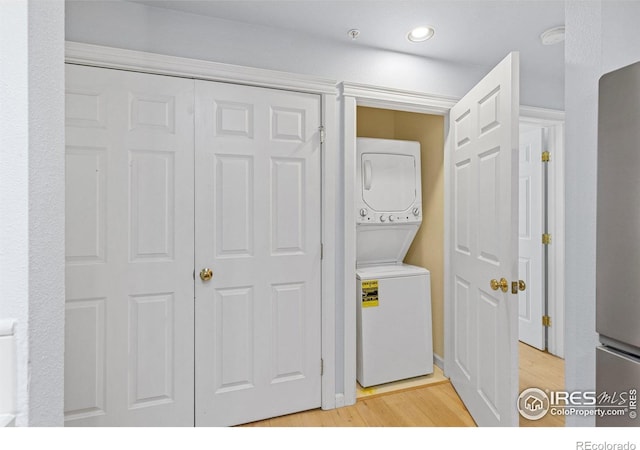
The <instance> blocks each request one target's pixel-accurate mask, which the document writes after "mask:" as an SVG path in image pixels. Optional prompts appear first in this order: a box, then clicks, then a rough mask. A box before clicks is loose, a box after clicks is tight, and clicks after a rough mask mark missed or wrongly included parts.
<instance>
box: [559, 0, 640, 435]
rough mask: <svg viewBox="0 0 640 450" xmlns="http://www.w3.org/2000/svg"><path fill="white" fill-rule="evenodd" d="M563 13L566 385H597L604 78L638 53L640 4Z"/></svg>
mask: <svg viewBox="0 0 640 450" xmlns="http://www.w3.org/2000/svg"><path fill="white" fill-rule="evenodd" d="M565 19H566V33H567V37H566V43H565V44H566V45H565V61H566V71H565V83H566V86H565V112H566V173H565V176H566V179H565V182H566V191H565V192H566V199H565V204H566V230H565V232H566V267H565V275H566V280H565V289H566V296H565V302H566V303H565V304H566V306H565V308H566V310H565V317H566V331H565V336H566V342H565V358H566V369H565V370H566V387H567V390H569V391H573V390H594V389H595V346H596V345H597V335H596V333H595V269H596V264H595V257H596V246H595V242H596V241H595V239H596V189H597V184H596V182H597V180H596V175H597V126H598V79H599V78H600V76H601V75H602V74H604V73H607V72H609V71H611V70H614V69H617V68H620V67H623V66H626V65H628V64H631V63H634V62H636V61H638V60H640V46H638V42H640V27H638V21H639V20H640V3H638V2H624V1H614V0H606V1H602V2H601V1H591V2H584V1H580V0H571V1H569V2H567V4H566V9H565ZM594 423H595V421H594V419H593V418H578V417H574V416H570V417H568V418H567V425H570V426H590V425H593V424H594Z"/></svg>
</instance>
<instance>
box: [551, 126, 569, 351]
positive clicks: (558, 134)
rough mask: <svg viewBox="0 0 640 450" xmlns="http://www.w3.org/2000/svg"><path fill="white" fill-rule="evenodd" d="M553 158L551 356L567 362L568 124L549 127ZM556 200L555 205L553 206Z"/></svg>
mask: <svg viewBox="0 0 640 450" xmlns="http://www.w3.org/2000/svg"><path fill="white" fill-rule="evenodd" d="M549 144H550V151H551V158H550V161H549V172H548V174H549V185H548V189H549V199H550V202H549V203H550V204H549V210H548V214H549V230H550V232H551V236H552V240H551V245H549V248H548V250H549V268H548V269H549V270H548V271H549V280H548V282H549V315H550V316H551V327H550V328H549V342H548V351H549V353H551V354H553V355H556V356H559V357H560V358H564V330H565V323H564V307H565V303H564V270H565V265H564V249H565V230H564V222H565V203H564V202H565V197H564V153H565V152H564V123H559V124H556V125H554V126H550V127H549ZM551 200H553V204H551Z"/></svg>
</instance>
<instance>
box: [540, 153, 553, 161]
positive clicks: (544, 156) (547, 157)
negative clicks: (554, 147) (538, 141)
mask: <svg viewBox="0 0 640 450" xmlns="http://www.w3.org/2000/svg"><path fill="white" fill-rule="evenodd" d="M550 158H551V153H549V152H542V162H549V160H550Z"/></svg>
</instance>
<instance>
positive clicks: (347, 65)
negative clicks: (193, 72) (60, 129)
mask: <svg viewBox="0 0 640 450" xmlns="http://www.w3.org/2000/svg"><path fill="white" fill-rule="evenodd" d="M66 5H67V6H66V38H67V40H69V41H77V42H85V43H90V44H98V45H106V46H112V47H120V48H127V49H131V50H141V51H148V52H154V53H162V54H167V55H173V56H183V57H189V58H196V59H204V60H210V61H216V62H224V63H229V64H237V65H244V66H249V67H259V68H265V69H272V70H280V71H286V72H292V73H301V74H308V75H315V76H320V77H325V78H328V79H333V80H338V81H348V82H354V83H365V84H371V85H377V86H384V87H393V88H399V89H404V90H414V91H422V92H428V93H434V94H441V95H448V96H453V97H461V96H462V95H464V94H465V93H466V92H467V91H468V90H469V89H470V88H471V87H473V86H474V85H475V84H476V83H477V82H478V81H479V80H480V79H481V78H482V77H483V76H484V75H485V73H486V72H487V70H486V67H487V66H488V67H491V66H492V65H494V64H497V63H498V62H500V61H499V60H496V61H487V66H485V67H478V66H470V65H458V64H454V63H452V62H448V61H441V60H431V59H428V58H424V57H418V56H412V55H408V54H401V53H394V52H390V51H384V50H379V49H374V48H368V47H365V46H362V45H350V44H351V43H349V44H345V43H342V42H340V41H337V40H336V41H329V40H318V39H317V38H315V37H312V36H307V35H302V34H298V33H294V32H290V31H285V30H282V29H275V28H269V27H261V26H255V25H249V24H243V23H240V22H232V21H227V20H221V19H216V18H212V17H204V16H198V15H195V14H187V13H182V12H176V11H170V10H166V9H162V8H155V7H148V6H145V5H141V4H136V3H128V2H122V1H113V0H112V1H106V2H105V1H73V0H67V2H66ZM521 76H522V80H521V86H522V93H521V100H522V103H523V104H525V105H529V106H540V107H547V108H555V109H563V105H564V99H563V84H562V77H561V76H553V75H549V76H548V77H545V76H541V75H540V72H537V73H528V72H526V71H522V72H521Z"/></svg>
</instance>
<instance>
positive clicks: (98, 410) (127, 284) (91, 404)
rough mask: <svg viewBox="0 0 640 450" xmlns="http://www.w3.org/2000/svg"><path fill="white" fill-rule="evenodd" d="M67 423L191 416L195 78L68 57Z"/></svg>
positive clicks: (152, 422) (167, 421)
mask: <svg viewBox="0 0 640 450" xmlns="http://www.w3.org/2000/svg"><path fill="white" fill-rule="evenodd" d="M66 76H67V92H66V141H67V146H66V255H67V256H66V291H67V299H66V327H65V328H66V337H65V346H66V347H65V423H66V425H88V426H161V425H166V426H183V425H184V426H193V424H194V397H193V390H194V359H193V354H194V342H193V335H194V318H193V313H194V284H193V258H194V231H193V220H194V219H193V218H194V210H193V154H194V151H193V148H194V144H193V136H194V130H193V120H194V116H193V96H194V88H193V86H194V82H193V80H188V79H181V78H174V77H165V76H158V75H149V74H141V73H134V72H125V71H118V70H109V69H100V68H92V67H82V66H74V65H67V71H66Z"/></svg>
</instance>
